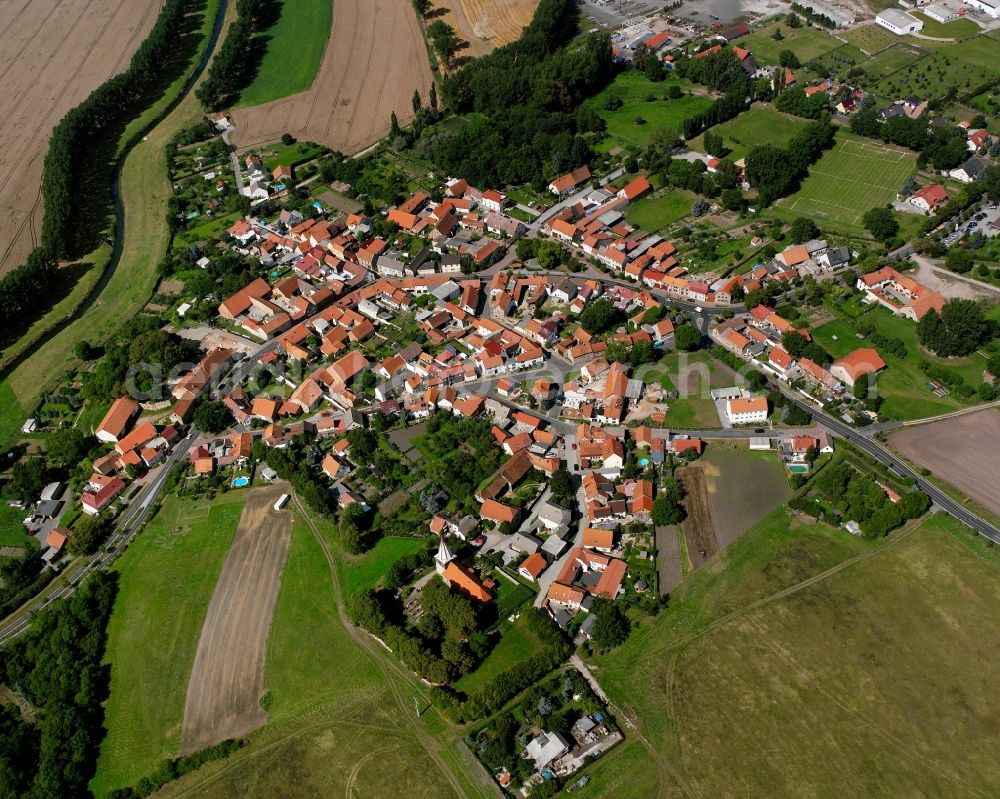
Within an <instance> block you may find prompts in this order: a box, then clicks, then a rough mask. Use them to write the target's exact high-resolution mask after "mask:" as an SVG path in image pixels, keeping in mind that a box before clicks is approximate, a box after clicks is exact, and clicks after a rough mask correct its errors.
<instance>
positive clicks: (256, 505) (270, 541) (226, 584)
mask: <svg viewBox="0 0 1000 799" xmlns="http://www.w3.org/2000/svg"><path fill="white" fill-rule="evenodd" d="M283 490H284V489H283V488H282V487H280V486H275V487H268V488H255V489H253V490H252V491H251V492H250V494H249V496H248V498H247V503H246V505H245V506H244V508H243V514H242V516H240V525H239V528H238V529H237V530H236V535H235V537H234V538H233V543H232V546H231V547H230V549H229V554H227V555H226V560H225V562H224V563H223V564H222V572H221V573H220V574H219V581H218V583H216V586H215V591H214V593H213V594H212V600H211V602H210V603H209V605H208V615H207V617H206V618H205V625H204V627H202V630H201V638H200V639H199V640H198V651H197V653H196V654H195V658H194V666H193V667H192V669H191V679H190V680H189V681H188V691H187V701H186V702H185V705H184V725H183V729H182V731H181V751H180V753H181V755H186V754H190V753H191V752H196V751H198V750H199V749H204V748H205V747H207V746H211V745H212V744H215V743H218V742H219V741H223V740H225V739H227V738H236V737H239V736H241V735H245V734H247V733H248V732H250V731H251V730H254V729H256V728H257V727H260V726H261V725H262V724H263V723H264V722H265V721H267V714H266V713H265V712H264V711H263V710H262V709H261V707H260V699H261V696H262V694H263V690H264V661H265V655H266V652H267V634H268V631H269V630H270V627H271V618H272V616H273V615H274V607H275V604H276V603H277V600H278V588H279V586H280V584H281V572H282V569H283V567H284V564H285V555H286V553H287V551H288V543H289V540H290V539H291V518H292V512H291V510H289V509H288V507H286V508H285V509H284V510H281V511H276V510H274V507H273V505H274V502H275V500H276V499H277V498H278V497H279V496H281V494H282V491H283ZM192 568H197V564H192Z"/></svg>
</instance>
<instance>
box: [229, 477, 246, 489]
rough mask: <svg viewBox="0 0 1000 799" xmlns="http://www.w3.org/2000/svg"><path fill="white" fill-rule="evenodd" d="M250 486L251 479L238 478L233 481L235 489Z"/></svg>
mask: <svg viewBox="0 0 1000 799" xmlns="http://www.w3.org/2000/svg"><path fill="white" fill-rule="evenodd" d="M248 485H250V478H249V477H237V478H235V479H234V480H233V488H245V487H246V486H248Z"/></svg>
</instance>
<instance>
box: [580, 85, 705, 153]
mask: <svg viewBox="0 0 1000 799" xmlns="http://www.w3.org/2000/svg"><path fill="white" fill-rule="evenodd" d="M677 83H680V85H681V87H682V88H683V89H684V91H685V92H687V91H688V89H690V88H691V84H689V83H687V82H683V81H678V80H676V79H671V80H666V81H663V82H660V83H654V82H653V81H651V80H649V79H648V78H647V77H646V76H645V75H642V74H640V73H638V72H635V71H633V70H628V71H626V72H622V73H620V74H619V75H618V76H617V77H616V78H615V79H614V81H613V82H612V83H611V85H609V86H607V87H606V88H605V89H604V90H603V91H601V93H600V94H598V95H597V96H596V97H593V98H592V99H590V100H588V101H587V104H588V105H590V106H591V107H593V108H594V110H595V111H597V113H598V114H600V115H601V117H603V118H604V121H605V122H606V123H607V126H608V130H607V136H606V137H605V140H604V142H603V144H602V146H601V148H600V149H604V148H606V149H609V150H610V149H611V148H613V147H615V146H616V145H625V146H628V145H632V146H634V147H640V148H645V147H646V145H648V144H649V142H650V141H651V139H652V138H653V133H654V132H655V131H656V129H657V128H663V127H671V128H674V129H675V130H680V126H681V122H683V121H684V119H686V118H687V117H689V116H692V115H694V114H697V113H698V112H699V111H704V110H705V109H706V108H708V106H710V105H711V104H712V98H710V97H705V96H689V95H687V94H685V95H684V96H683V97H679V98H677V99H676V100H665V99H663V98H664V97H665V96H666V94H667V91H668V90H669V87H670V86H671V85H672V84H677ZM611 95H615V96H617V97H620V98H621V100H622V106H621V107H620V108H616V109H615V110H614V111H608V110H607V109H605V107H604V104H605V101H606V100H607V98H608V97H610V96H611ZM637 117H641V118H642V119H643V120H644V122H643V124H636V118H637Z"/></svg>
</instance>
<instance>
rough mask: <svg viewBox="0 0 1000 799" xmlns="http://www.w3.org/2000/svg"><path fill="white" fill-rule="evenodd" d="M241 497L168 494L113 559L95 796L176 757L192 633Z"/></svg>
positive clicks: (195, 637)
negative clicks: (114, 592)
mask: <svg viewBox="0 0 1000 799" xmlns="http://www.w3.org/2000/svg"><path fill="white" fill-rule="evenodd" d="M245 498H246V493H245V492H239V491H231V492H229V493H227V494H226V495H224V496H219V497H216V498H215V499H214V500H212V501H211V503H209V501H207V500H203V499H199V500H190V499H178V497H177V496H176V495H171V496H168V497H167V498H166V499H165V500H164V502H163V507H162V508H161V509H160V510H159V512H158V513H157V514H156V516H154V517H153V519H152V520H151V521H150V522H149V524H148V525H147V526H146V528H145V529H144V530H143V532H142V535H140V536H138V537H137V538H136V539H135V541H134V542H132V544H131V545H130V546H129V548H128V550H127V551H126V552H125V554H124V555H122V557H121V559H120V560H119V561H118V562H117V563H116V564H115V570H116V571H117V572H118V573H119V574H120V575H121V583H120V585H121V587H120V589H119V591H118V597H117V598H116V600H115V607H114V612H113V613H112V615H111V621H110V623H109V624H108V644H107V650H106V652H105V660H106V661H107V663H108V664H109V665H110V667H111V693H110V697H109V698H108V701H107V703H106V705H105V711H104V714H105V715H104V725H105V727H106V728H107V731H108V732H107V735H106V736H105V738H104V740H103V741H102V742H101V753H100V758H99V759H98V761H97V773H96V774H95V776H94V779H93V781H92V782H91V788H92V789H93V791H94V793H95V794H96V795H97V796H103V795H104V794H105V793H107V792H108V791H111V790H114V789H116V788H122V787H124V786H126V785H131V784H134V783H135V782H136V781H137V780H139V779H141V778H142V777H145V776H147V775H148V774H150V773H152V772H153V770H154V769H155V768H156V767H157V766H158V765H159V764H160V762H161V761H162V760H164V759H166V758H170V757H176V755H177V750H178V748H179V745H180V735H181V721H182V719H183V715H184V695H185V693H186V691H187V684H188V678H189V677H190V676H191V665H192V664H193V663H194V656H195V650H196V649H197V647H198V636H199V634H200V633H201V628H202V625H203V624H204V622H205V614H206V612H207V610H208V603H209V600H210V599H211V598H212V590H213V588H214V587H215V581H216V579H217V578H218V576H219V571H220V570H221V569H222V563H223V561H224V560H225V557H226V552H227V551H228V550H229V545H230V544H231V543H232V540H233V533H234V532H235V530H236V525H237V523H238V522H239V518H240V512H241V511H242V509H243V499H245ZM195 563H196V564H197V568H192V564H195Z"/></svg>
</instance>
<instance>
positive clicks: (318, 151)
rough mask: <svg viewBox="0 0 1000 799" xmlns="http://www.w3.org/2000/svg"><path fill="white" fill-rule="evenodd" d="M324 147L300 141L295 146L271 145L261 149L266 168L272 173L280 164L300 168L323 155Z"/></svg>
mask: <svg viewBox="0 0 1000 799" xmlns="http://www.w3.org/2000/svg"><path fill="white" fill-rule="evenodd" d="M324 149H325V148H324V147H323V145H321V144H316V143H315V142H308V141H300V142H295V144H287V145H286V144H281V143H280V142H279V143H276V144H271V145H268V146H267V148H261V157H262V158H263V159H264V166H266V167H267V168H268V169H269V170H270V171H272V172H273V171H274V170H275V168H276V167H278V166H279V165H280V164H284V165H285V166H298V165H299V164H302V163H305V162H306V161H310V160H312V159H313V158H316V157H317V156H319V155H322V154H323V151H324Z"/></svg>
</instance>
